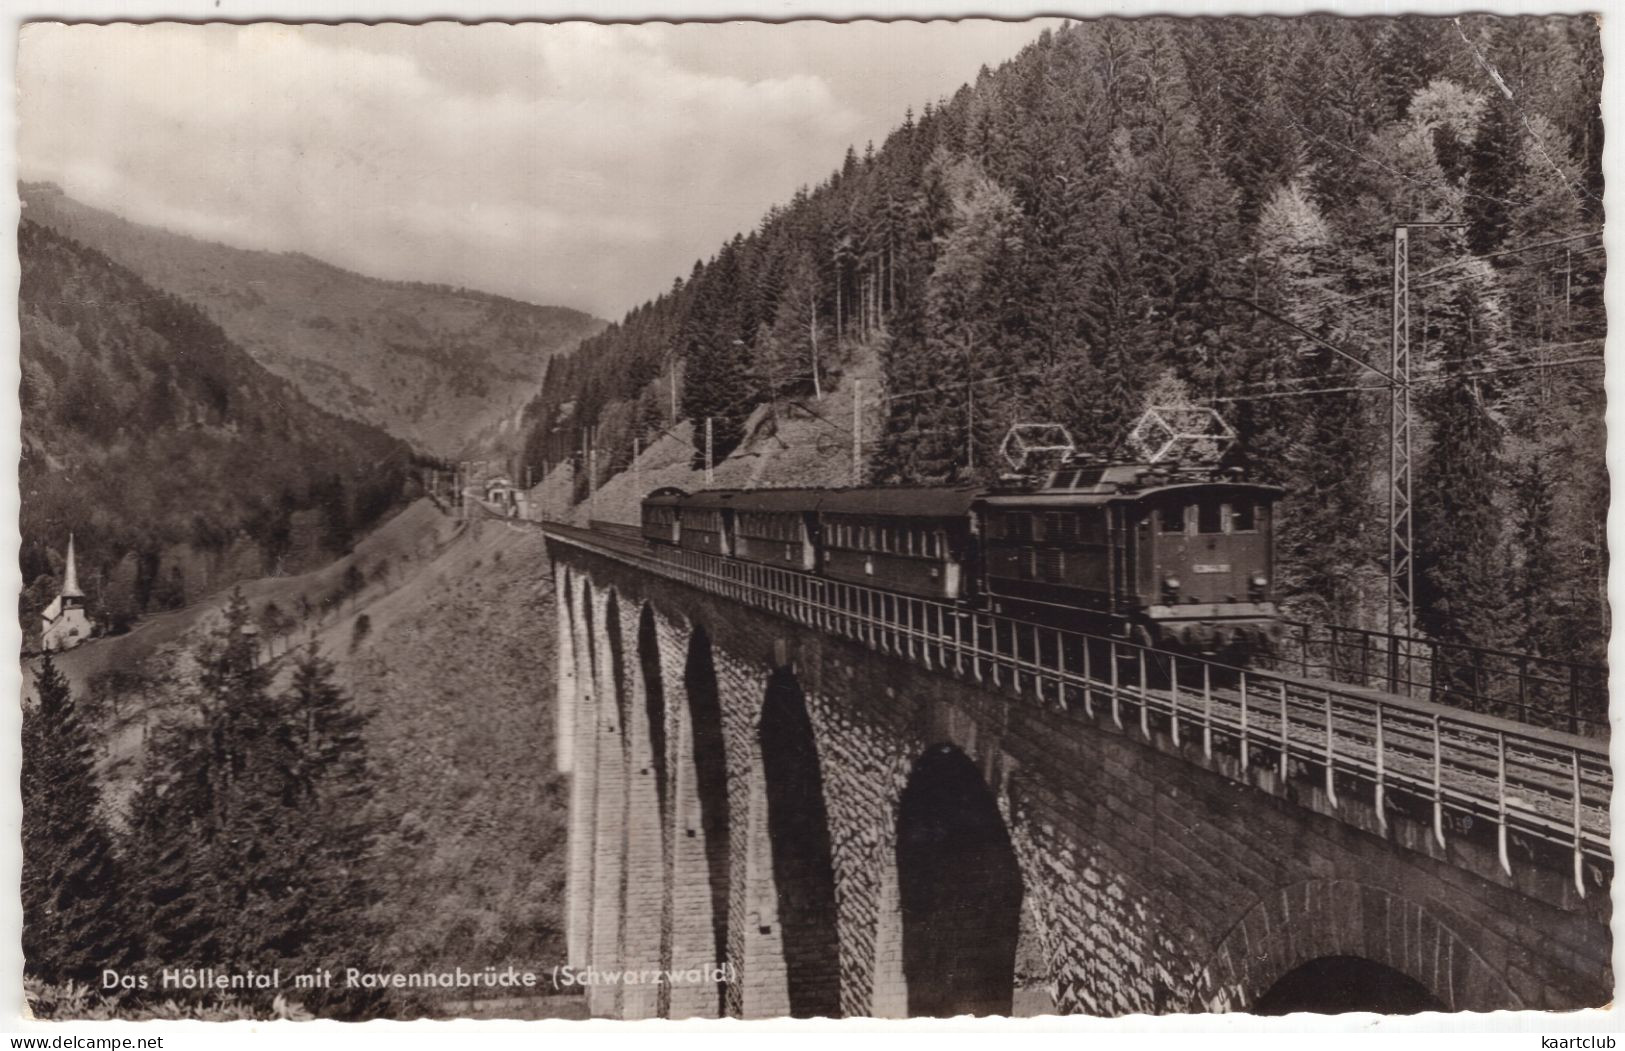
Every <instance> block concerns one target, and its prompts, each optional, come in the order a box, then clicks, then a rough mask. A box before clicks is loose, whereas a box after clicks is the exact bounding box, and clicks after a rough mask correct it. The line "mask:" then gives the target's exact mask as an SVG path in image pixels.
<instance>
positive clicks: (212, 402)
mask: <svg viewBox="0 0 1625 1051" xmlns="http://www.w3.org/2000/svg"><path fill="white" fill-rule="evenodd" d="M17 242H18V257H19V261H20V263H21V271H22V272H21V281H20V285H19V293H18V299H19V311H18V315H19V316H18V322H19V326H20V329H21V336H22V338H21V348H20V351H21V353H20V365H21V384H20V387H19V391H18V395H19V401H20V403H21V406H22V434H21V437H22V458H21V462H20V464H19V486H20V489H21V496H22V507H21V515H20V527H21V531H22V537H23V545H22V553H21V554H22V568H23V577H24V580H25V581H27V582H28V584H29V589H28V591H27V592H25V594H24V596H23V601H22V606H23V610H24V612H25V613H27V612H30V611H32V610H37V609H39V608H40V607H42V606H43V605H45V603H46V602H47V601H48V600H49V599H50V597H52V595H54V578H56V576H57V574H58V571H59V569H60V563H59V560H58V556H57V552H59V551H60V549H61V547H62V546H63V545H65V544H66V542H67V538H68V534H69V532H70V531H71V532H72V533H73V534H74V536H75V541H76V544H77V547H78V553H79V571H80V575H81V579H82V580H84V581H85V587H86V591H87V595H88V598H89V601H90V603H91V607H92V612H93V616H94V617H95V618H96V619H97V620H98V621H99V622H100V621H109V622H114V623H117V622H125V623H127V622H128V620H129V619H130V618H131V617H132V616H134V615H135V614H138V613H141V612H143V611H147V610H153V609H167V608H172V607H174V606H177V605H180V604H182V603H183V602H186V601H188V600H190V599H192V598H195V597H197V596H198V595H199V594H202V593H204V592H207V591H209V590H213V589H216V588H218V587H221V586H223V585H226V584H229V583H230V582H231V581H233V580H237V579H243V578H247V577H257V576H261V575H264V574H266V573H278V572H284V571H286V572H294V571H298V570H299V569H300V568H302V567H304V566H307V565H310V564H319V563H320V562H322V561H325V560H327V559H329V558H331V557H333V555H335V554H338V553H342V552H343V551H345V550H347V549H348V547H349V546H350V544H351V542H352V541H353V538H354V537H355V536H357V535H359V534H361V533H364V532H365V531H366V530H367V529H369V528H371V527H372V526H373V525H375V524H376V523H377V522H378V521H379V520H381V519H382V518H383V517H384V516H386V515H388V514H389V513H390V512H391V511H392V510H393V509H394V508H396V507H397V506H399V504H400V502H401V501H402V500H403V499H406V498H409V497H410V496H411V495H413V490H412V485H413V481H414V479H415V477H416V465H415V464H414V462H413V456H412V452H411V449H410V448H409V446H408V445H407V444H406V443H405V442H404V441H402V440H401V439H399V438H395V437H392V436H390V435H388V434H385V433H384V432H383V431H382V430H381V429H379V428H377V427H374V426H372V425H371V424H367V423H363V422H361V421H357V420H352V419H347V418H343V417H341V416H338V415H337V414H334V413H331V412H328V411H326V410H324V409H321V408H318V407H316V406H314V405H312V404H310V402H309V401H308V400H307V399H306V398H305V397H304V396H303V395H302V394H301V393H300V391H299V389H298V387H297V386H296V385H295V384H293V383H291V382H290V381H288V380H286V379H283V378H281V377H279V376H276V375H273V374H272V373H271V372H270V371H269V370H268V369H266V368H265V366H263V365H261V364H259V363H258V362H257V361H255V360H254V359H253V358H252V357H251V356H250V355H249V354H248V353H247V352H245V351H244V350H243V349H242V348H241V347H239V346H237V345H236V344H235V343H233V342H232V341H231V340H230V339H229V338H228V337H227V336H226V335H225V334H224V333H223V332H222V330H221V328H220V326H218V325H217V324H215V323H214V322H213V321H211V320H210V319H209V318H208V317H207V316H205V315H204V314H203V313H202V311H200V310H199V309H198V308H197V307H195V306H193V305H192V304H190V303H188V302H186V301H185V300H183V299H181V298H179V297H178V296H175V295H172V294H169V293H166V292H164V291H162V290H160V289H157V288H154V287H153V286H151V285H149V284H147V283H146V282H144V281H143V280H142V279H141V278H140V277H139V276H137V275H136V274H134V273H133V272H131V271H130V270H128V269H127V268H125V267H122V266H120V265H118V264H117V263H115V262H114V261H113V260H111V259H109V258H108V257H107V256H106V255H105V254H103V253H101V252H98V251H96V250H95V249H93V248H88V247H86V246H85V245H82V244H80V243H78V242H77V241H75V240H73V239H71V238H68V237H66V236H64V235H62V234H61V233H59V232H58V231H56V230H54V229H52V228H51V227H48V226H42V225H40V224H38V223H34V222H31V221H29V220H28V219H27V218H24V219H23V221H22V223H21V224H20V225H19V227H18V231H17ZM25 626H32V624H31V623H26V622H25Z"/></svg>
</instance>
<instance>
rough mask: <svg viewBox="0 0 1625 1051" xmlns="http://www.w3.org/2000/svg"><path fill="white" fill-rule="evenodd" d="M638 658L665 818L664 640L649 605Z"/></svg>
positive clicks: (642, 618) (641, 622)
mask: <svg viewBox="0 0 1625 1051" xmlns="http://www.w3.org/2000/svg"><path fill="white" fill-rule="evenodd" d="M637 656H638V671H639V672H640V674H641V675H642V681H643V712H644V717H645V719H646V720H647V722H648V741H649V762H650V764H651V765H652V767H653V771H654V781H655V799H656V805H657V806H658V807H659V812H660V814H662V815H664V814H665V813H666V804H667V799H668V797H669V796H670V794H671V771H670V758H669V757H668V756H667V754H666V679H665V674H664V673H663V672H662V671H661V670H660V637H659V635H658V634H657V633H656V631H655V611H654V607H653V606H651V605H649V603H647V602H645V603H643V605H642V607H641V608H640V609H639V610H638V637H637Z"/></svg>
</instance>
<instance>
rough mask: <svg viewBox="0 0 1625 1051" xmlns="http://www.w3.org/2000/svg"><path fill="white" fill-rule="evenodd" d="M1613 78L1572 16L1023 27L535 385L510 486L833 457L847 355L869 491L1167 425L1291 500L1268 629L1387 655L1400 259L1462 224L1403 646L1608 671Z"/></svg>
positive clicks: (1425, 395)
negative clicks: (559, 475) (685, 466)
mask: <svg viewBox="0 0 1625 1051" xmlns="http://www.w3.org/2000/svg"><path fill="white" fill-rule="evenodd" d="M1601 75H1602V62H1601V51H1600V48H1599V41H1598V28H1597V24H1596V22H1595V21H1594V20H1592V19H1590V18H1498V17H1464V18H1407V19H1400V20H1393V19H1339V18H1332V17H1308V18H1295V19H1273V18H1260V19H1240V18H1238V19H1147V20H1130V21H1120V20H1110V19H1108V20H1103V21H1091V22H1081V23H1073V24H1068V25H1066V26H1064V27H1063V28H1060V29H1058V30H1054V31H1045V32H1044V33H1043V34H1042V35H1041V36H1040V37H1039V38H1038V39H1037V40H1036V41H1034V42H1033V43H1032V44H1031V45H1030V46H1028V47H1026V48H1025V49H1024V50H1023V51H1022V52H1021V53H1020V55H1018V56H1017V57H1016V58H1015V59H1013V60H1012V61H1010V62H1007V63H1005V64H1004V65H1002V66H1000V67H999V68H997V69H989V68H986V67H985V66H984V67H983V69H982V71H981V74H980V75H979V76H978V77H977V78H976V80H975V82H974V83H972V84H967V85H965V86H964V87H962V88H961V89H960V90H958V91H957V92H955V93H954V94H953V95H952V97H949V98H944V99H941V100H939V101H938V102H936V103H933V104H930V105H927V106H924V107H923V108H922V109H921V110H920V111H919V112H914V111H912V110H911V111H909V112H908V113H906V114H904V115H902V119H901V123H900V124H898V126H897V127H896V128H895V130H894V131H892V133H891V134H890V135H889V136H887V137H886V139H885V141H884V142H881V143H867V144H864V145H862V146H859V147H855V148H853V149H850V150H848V152H847V154H846V157H845V159H844V160H843V161H842V163H841V164H840V166H839V167H838V168H837V169H835V170H834V171H832V172H831V173H830V175H829V176H828V178H827V179H826V180H824V181H823V182H822V183H820V184H819V185H817V186H810V187H804V188H803V189H801V190H800V191H799V192H797V193H796V194H795V196H794V197H793V198H792V199H791V200H789V201H786V202H784V203H783V204H782V205H779V206H776V207H774V208H772V209H771V210H770V211H769V212H768V213H767V214H766V215H764V216H762V218H761V221H760V223H759V224H758V225H757V226H756V228H755V229H752V230H748V231H743V232H741V233H739V234H737V235H736V236H734V237H733V238H732V239H730V240H728V241H727V242H726V243H724V244H722V245H720V246H719V247H718V248H717V249H716V251H715V253H714V254H713V255H711V256H710V257H709V258H706V259H704V260H701V261H698V262H696V263H695V264H694V266H693V269H692V271H691V272H689V273H687V274H683V275H679V276H677V277H676V279H675V280H674V281H673V283H672V286H671V288H670V290H669V291H667V292H665V293H664V294H662V295H659V296H657V297H656V298H654V299H652V300H650V301H648V302H646V303H644V304H643V305H641V306H639V307H637V308H636V309H634V310H632V311H630V312H629V313H628V314H627V315H626V316H625V317H624V318H622V319H621V320H620V321H619V322H618V323H616V324H613V325H611V326H610V327H609V328H608V329H607V330H605V331H604V332H603V333H601V334H600V335H598V336H596V337H594V338H591V339H589V340H587V341H585V342H584V343H583V345H582V346H581V348H580V349H579V350H578V351H577V352H576V353H574V354H572V355H568V356H561V357H558V358H555V359H554V360H553V361H552V363H551V366H550V369H549V372H548V375H547V380H546V383H545V385H544V388H543V390H542V392H541V393H540V394H539V395H538V396H537V397H536V399H534V400H533V401H532V402H531V404H530V405H529V406H528V407H527V410H526V419H527V425H528V427H529V435H528V439H527V444H526V457H527V462H528V463H529V464H530V465H531V466H532V468H533V469H534V470H535V471H536V472H537V474H538V475H540V474H543V473H545V472H547V471H548V470H550V469H552V468H554V467H555V466H556V465H558V464H560V463H563V462H571V463H575V464H576V465H577V466H578V467H579V465H580V464H581V463H582V462H583V450H584V449H586V448H587V447H588V446H589V445H590V446H591V447H592V448H594V449H596V450H597V452H598V457H597V464H598V470H599V472H600V477H599V478H598V479H596V481H598V482H599V483H602V481H603V479H604V478H606V477H609V476H613V475H614V474H615V473H617V472H619V471H622V470H625V469H626V468H627V466H628V464H629V462H630V456H631V451H632V448H633V441H634V439H640V440H642V441H643V442H644V443H645V444H647V441H648V440H649V439H650V438H651V437H653V436H656V435H658V434H660V433H661V432H662V431H663V430H666V429H670V428H672V427H673V426H675V425H677V424H680V423H682V422H683V421H685V420H686V421H690V422H692V423H693V424H694V429H693V432H692V433H693V435H694V444H695V448H696V451H695V455H696V460H697V461H698V458H699V457H701V456H702V455H703V448H702V443H703V439H702V428H701V426H700V421H703V420H704V419H706V418H707V417H709V418H711V420H712V424H713V439H712V440H713V442H714V450H713V455H715V456H716V457H718V458H721V457H723V456H725V455H726V454H727V452H728V451H729V450H730V449H732V448H733V447H734V446H735V445H737V444H738V443H739V442H740V440H741V438H742V437H743V434H744V426H745V423H746V421H747V419H748V418H749V416H750V414H751V412H752V410H753V409H755V408H756V407H757V406H759V405H761V404H763V403H765V402H767V401H770V400H784V399H796V400H799V401H801V402H802V403H804V404H808V405H811V406H814V407H815V409H816V411H817V412H819V413H820V414H821V415H822V416H824V417H827V418H828V419H829V420H830V422H831V425H832V427H838V426H842V425H846V423H847V411H848V410H847V409H845V408H844V407H838V406H837V405H836V404H834V403H832V402H831V401H830V400H828V399H824V400H823V401H822V403H821V404H820V401H819V398H818V395H820V394H821V393H822V392H823V389H824V388H827V387H828V386H829V385H830V383H831V381H832V378H833V377H835V376H838V375H839V373H840V371H841V369H842V368H843V367H847V366H849V365H851V364H852V363H853V362H854V361H855V360H860V359H862V358H864V357H866V356H867V357H869V358H872V359H878V362H879V367H880V372H881V376H882V384H881V386H882V389H881V390H880V391H876V392H874V393H873V397H874V398H875V399H877V400H878V401H879V403H880V414H881V418H882V420H883V425H882V428H881V430H880V433H878V434H875V435H872V436H870V435H865V436H863V442H864V470H865V472H866V475H867V480H869V481H873V482H901V481H908V482H931V481H942V480H956V479H979V480H985V479H986V478H988V477H990V476H991V475H992V474H993V473H994V472H995V471H996V470H997V464H998V460H997V457H996V446H997V443H998V442H999V440H1000V439H1001V437H1002V436H1003V435H1004V433H1005V432H1006V430H1007V428H1008V426H1009V425H1010V424H1012V423H1015V422H1022V421H1046V422H1048V421H1054V422H1059V423H1062V424H1064V425H1066V426H1067V427H1068V429H1069V430H1070V431H1071V433H1072V434H1073V436H1074V438H1075V439H1076V440H1077V441H1078V443H1079V445H1080V446H1082V447H1083V448H1086V449H1093V450H1095V451H1097V452H1102V453H1107V454H1110V453H1111V452H1113V451H1114V450H1119V449H1120V443H1121V442H1122V440H1123V438H1124V436H1125V435H1126V432H1127V430H1128V428H1129V427H1130V425H1131V424H1132V422H1133V421H1134V419H1135V418H1136V417H1137V416H1138V415H1139V413H1140V411H1141V409H1142V407H1143V406H1144V405H1145V404H1146V403H1147V400H1148V398H1151V399H1153V400H1154V399H1155V398H1157V397H1166V396H1167V395H1168V394H1169V392H1172V393H1173V395H1174V396H1175V397H1177V398H1180V399H1189V400H1190V401H1192V402H1194V403H1197V404H1204V405H1210V406H1212V407H1213V408H1215V409H1217V410H1218V411H1219V412H1220V413H1221V414H1222V415H1223V416H1224V417H1225V419H1226V420H1228V421H1229V423H1230V424H1231V425H1232V426H1233V427H1234V428H1235V429H1236V431H1237V432H1238V434H1239V437H1240V441H1239V443H1238V446H1237V452H1236V455H1237V456H1238V457H1239V458H1240V459H1241V460H1242V462H1243V465H1244V466H1245V467H1246V468H1247V469H1248V471H1249V472H1250V473H1251V474H1252V475H1253V476H1254V477H1256V478H1259V479H1261V480H1265V481H1270V482H1274V483H1277V484H1280V485H1282V486H1284V487H1285V488H1286V490H1287V497H1286V501H1285V503H1284V505H1283V509H1284V510H1283V521H1282V531H1283V532H1282V536H1281V541H1280V543H1281V546H1280V557H1281V566H1280V570H1279V576H1280V583H1281V585H1282V586H1283V588H1284V594H1285V596H1286V605H1287V608H1288V609H1289V610H1292V611H1293V612H1295V613H1296V614H1297V615H1299V616H1301V617H1303V618H1305V619H1309V620H1314V621H1318V622H1329V623H1338V624H1363V625H1366V626H1380V613H1379V608H1380V606H1381V603H1382V600H1383V595H1384V591H1383V589H1384V586H1385V581H1384V576H1383V572H1384V568H1383V567H1384V559H1385V558H1386V556H1387V533H1386V527H1385V523H1386V517H1385V516H1386V513H1387V478H1388V469H1389V467H1388V448H1387V435H1388V430H1387V427H1388V416H1387V414H1388V396H1387V395H1388V388H1387V387H1386V386H1384V380H1383V378H1382V376H1381V375H1379V372H1380V371H1385V370H1386V369H1387V367H1388V358H1389V352H1390V351H1389V348H1390V337H1391V332H1392V324H1393V315H1392V309H1393V307H1392V302H1393V294H1392V293H1393V276H1392V266H1393V249H1392V245H1393V241H1394V234H1393V228H1394V226H1395V225H1396V224H1399V223H1407V224H1409V223H1429V222H1435V223H1445V222H1450V223H1460V224H1462V225H1460V226H1455V227H1440V228H1425V229H1418V230H1416V231H1414V233H1413V235H1412V237H1411V246H1410V258H1409V262H1410V274H1411V287H1410V314H1411V316H1410V318H1409V324H1410V332H1411V346H1412V348H1413V353H1414V355H1415V359H1414V364H1413V392H1414V395H1415V397H1414V406H1415V412H1416V417H1417V428H1418V434H1417V439H1416V445H1415V454H1414V455H1415V479H1414V485H1415V494H1416V495H1415V504H1416V506H1415V530H1416V541H1415V544H1416V567H1415V568H1416V585H1415V586H1416V595H1417V604H1416V624H1417V627H1418V628H1419V629H1420V630H1421V631H1422V632H1424V633H1426V634H1427V635H1429V636H1430V637H1432V638H1435V639H1438V640H1443V641H1455V642H1463V643H1470V644H1473V645H1478V646H1490V647H1495V646H1501V647H1507V648H1511V649H1517V650H1520V651H1523V652H1528V653H1537V654H1541V655H1544V656H1551V657H1561V658H1570V659H1584V660H1592V661H1597V660H1600V659H1601V658H1602V656H1603V651H1604V648H1605V645H1606V639H1607V634H1608V629H1607V623H1608V613H1607V603H1606V595H1605V579H1606V567H1607V552H1606V538H1605V519H1606V514H1607V505H1608V478H1607V472H1606V469H1605V466H1604V463H1603V451H1604V427H1603V410H1604V405H1605V397H1604V392H1603V385H1602V380H1603V370H1602V367H1601V353H1602V339H1603V336H1604V312H1603V300H1602V286H1603V273H1604V258H1603V252H1602V246H1601V237H1600V232H1601V227H1602V220H1603V215H1602V167H1601V156H1602V138H1603V136H1602V123H1601V116H1600V112H1599V109H1598V106H1597V99H1598V98H1599V91H1600V78H1601ZM1328 345H1330V346H1331V347H1334V348H1337V349H1338V350H1342V351H1345V352H1346V353H1344V354H1338V353H1334V352H1333V350H1329V349H1327V347H1328ZM1352 358H1358V359H1360V361H1364V362H1366V363H1368V364H1369V365H1371V366H1375V370H1373V369H1372V368H1369V367H1364V366H1362V365H1361V364H1360V363H1359V361H1354V360H1350V359H1352ZM674 372H675V376H674V375H673V373H674ZM674 387H675V388H676V390H677V391H678V392H679V393H678V395H677V397H676V398H675V399H672V398H670V397H669V395H668V392H669V391H670V390H671V389H672V388H674ZM672 400H675V402H676V419H673V418H672V411H671V404H670V403H671V401H672ZM578 479H580V473H579V472H578ZM577 489H578V495H579V493H580V492H583V491H584V489H585V480H584V479H580V482H579V484H578V486H577Z"/></svg>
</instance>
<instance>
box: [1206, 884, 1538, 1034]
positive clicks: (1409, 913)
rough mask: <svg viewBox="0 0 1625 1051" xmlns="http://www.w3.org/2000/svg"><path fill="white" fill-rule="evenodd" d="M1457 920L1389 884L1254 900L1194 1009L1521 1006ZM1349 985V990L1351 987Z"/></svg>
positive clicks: (1218, 955)
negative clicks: (1474, 946)
mask: <svg viewBox="0 0 1625 1051" xmlns="http://www.w3.org/2000/svg"><path fill="white" fill-rule="evenodd" d="M1465 929H1466V925H1465V924H1464V923H1462V922H1461V921H1460V920H1458V919H1457V918H1455V917H1454V916H1450V915H1448V914H1445V913H1443V912H1441V911H1440V910H1438V909H1436V908H1432V907H1429V906H1427V905H1424V904H1421V903H1418V902H1415V901H1412V900H1410V899H1409V898H1406V897H1405V896H1403V895H1401V894H1398V893H1395V892H1394V891H1391V890H1389V889H1387V888H1385V887H1380V886H1375V885H1371V884H1365V883H1359V882H1355V881H1352V880H1310V881H1306V882H1303V883H1298V884H1295V885H1293V886H1290V887H1287V888H1284V889H1282V890H1280V891H1279V892H1276V893H1274V894H1270V895H1266V896H1265V897H1263V898H1261V899H1259V900H1258V901H1256V902H1255V903H1254V904H1253V905H1252V907H1251V908H1250V909H1249V910H1248V911H1247V913H1246V914H1245V915H1244V916H1243V917H1242V918H1241V920H1240V921H1239V922H1238V923H1236V924H1235V926H1234V927H1232V928H1231V929H1230V931H1229V933H1228V934H1226V935H1225V937H1224V938H1223V940H1222V941H1221V942H1220V943H1219V945H1218V946H1217V948H1216V949H1215V950H1214V952H1213V954H1212V956H1211V957H1210V958H1209V961H1208V964H1207V966H1206V967H1205V968H1204V969H1203V972H1202V980H1203V983H1204V986H1205V988H1204V990H1203V995H1202V996H1201V997H1200V999H1201V1001H1202V1002H1201V1003H1200V1004H1197V1005H1193V1006H1192V1009H1201V1008H1206V1009H1208V1010H1214V1011H1249V1012H1255V1013H1266V1014H1278V1013H1286V1012H1288V1011H1312V1012H1317V1013H1338V1012H1341V1011H1360V1010H1374V1011H1381V1012H1383V1013H1389V1014H1403V1013H1409V1012H1414V1011H1418V1010H1438V1011H1493V1010H1498V1009H1504V1008H1508V1007H1511V1008H1517V1007H1521V1006H1522V1002H1521V1000H1520V998H1519V997H1518V996H1517V994H1516V993H1515V992H1514V991H1513V990H1512V988H1511V986H1509V985H1508V984H1507V981H1506V978H1505V977H1504V976H1503V975H1502V974H1501V973H1500V972H1499V971H1498V970H1497V969H1494V968H1491V967H1490V966H1489V965H1488V964H1487V963H1486V962H1485V961H1484V959H1483V958H1482V957H1481V956H1479V954H1478V953H1477V951H1476V950H1475V949H1474V948H1473V946H1472V944H1471V942H1469V941H1468V940H1467V939H1466V938H1465V937H1464V936H1463V934H1462V931H1463V930H1465ZM1350 986H1352V988H1349V987H1350Z"/></svg>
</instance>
